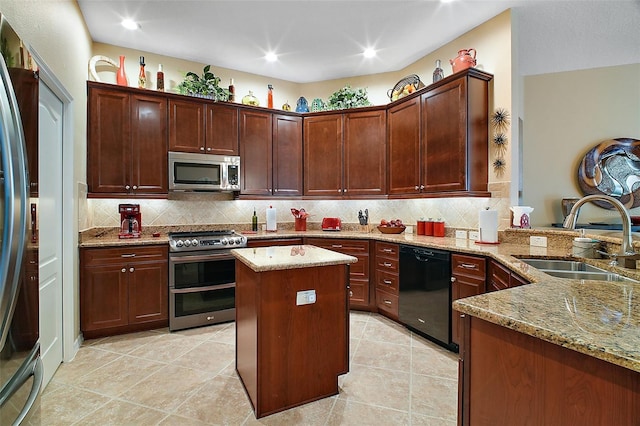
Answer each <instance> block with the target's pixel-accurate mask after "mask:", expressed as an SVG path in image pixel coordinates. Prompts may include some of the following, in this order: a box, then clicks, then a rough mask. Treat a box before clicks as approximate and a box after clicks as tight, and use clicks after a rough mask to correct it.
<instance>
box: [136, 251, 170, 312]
mask: <svg viewBox="0 0 640 426" xmlns="http://www.w3.org/2000/svg"><path fill="white" fill-rule="evenodd" d="M167 271H168V262H149V263H131V264H129V265H128V269H127V274H129V324H137V323H144V322H150V321H158V320H166V319H168V318H169V284H168V277H167V274H168V273H167Z"/></svg>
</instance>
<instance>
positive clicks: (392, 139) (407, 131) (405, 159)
mask: <svg viewBox="0 0 640 426" xmlns="http://www.w3.org/2000/svg"><path fill="white" fill-rule="evenodd" d="M387 129H388V130H387V138H388V141H387V143H388V145H389V160H388V161H389V194H412V193H417V192H419V191H420V164H421V163H420V98H418V97H416V98H413V99H411V100H408V101H405V102H403V103H401V104H399V105H396V106H394V107H392V108H389V111H388V113H387Z"/></svg>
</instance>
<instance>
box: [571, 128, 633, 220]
mask: <svg viewBox="0 0 640 426" xmlns="http://www.w3.org/2000/svg"><path fill="white" fill-rule="evenodd" d="M578 184H579V185H580V188H581V189H582V191H583V192H584V193H585V195H591V194H605V195H609V196H611V197H614V198H616V199H617V200H618V201H620V202H621V203H622V204H624V206H625V207H626V208H627V209H632V208H634V207H638V206H640V140H638V139H631V138H618V139H609V140H606V141H604V142H602V143H600V144H598V145H596V146H595V147H593V148H591V149H590V150H589V152H587V153H586V154H585V156H584V158H583V159H582V161H581V162H580V166H579V167H578ZM594 203H595V204H597V205H598V206H600V207H602V208H605V209H613V208H614V207H613V206H612V205H610V204H609V203H607V202H605V201H594Z"/></svg>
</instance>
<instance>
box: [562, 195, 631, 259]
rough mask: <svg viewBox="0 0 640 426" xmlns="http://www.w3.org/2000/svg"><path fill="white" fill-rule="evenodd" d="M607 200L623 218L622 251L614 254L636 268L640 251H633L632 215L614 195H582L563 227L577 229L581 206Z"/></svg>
mask: <svg viewBox="0 0 640 426" xmlns="http://www.w3.org/2000/svg"><path fill="white" fill-rule="evenodd" d="M595 200H600V201H606V202H608V203H609V204H611V205H612V206H613V207H615V208H616V210H618V213H620V217H621V218H622V245H621V246H620V253H618V254H615V255H612V257H617V258H618V259H622V260H623V261H624V267H625V268H631V269H636V260H638V259H640V253H636V252H634V251H633V239H632V237H631V217H630V216H629V212H628V211H627V209H626V208H625V207H624V205H623V204H622V203H621V202H620V201H618V200H616V199H615V198H613V197H610V196H608V195H603V194H592V195H586V196H584V197H582V198H581V199H580V200H578V202H577V203H576V204H575V205H574V206H573V207H572V208H571V212H569V214H568V215H567V217H566V218H565V219H564V223H563V224H562V227H563V228H567V229H575V228H576V222H577V221H578V214H579V213H580V207H581V206H582V205H583V204H585V203H588V202H589V201H595Z"/></svg>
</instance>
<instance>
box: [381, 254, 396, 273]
mask: <svg viewBox="0 0 640 426" xmlns="http://www.w3.org/2000/svg"><path fill="white" fill-rule="evenodd" d="M398 265H399V262H398V259H385V258H379V257H376V270H378V271H386V272H392V273H395V274H397V273H398Z"/></svg>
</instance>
